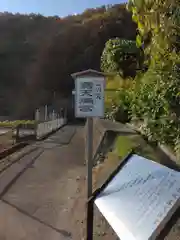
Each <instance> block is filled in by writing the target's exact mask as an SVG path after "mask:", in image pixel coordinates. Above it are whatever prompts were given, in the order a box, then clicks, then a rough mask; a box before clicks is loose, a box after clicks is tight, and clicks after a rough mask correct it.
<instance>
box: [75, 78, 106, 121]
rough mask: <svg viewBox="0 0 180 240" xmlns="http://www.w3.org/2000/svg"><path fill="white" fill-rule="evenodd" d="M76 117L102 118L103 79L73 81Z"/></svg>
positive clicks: (78, 79)
mask: <svg viewBox="0 0 180 240" xmlns="http://www.w3.org/2000/svg"><path fill="white" fill-rule="evenodd" d="M75 115H76V117H83V118H86V117H103V116H104V78H103V77H89V78H88V77H87V78H85V77H78V78H77V79H76V81H75Z"/></svg>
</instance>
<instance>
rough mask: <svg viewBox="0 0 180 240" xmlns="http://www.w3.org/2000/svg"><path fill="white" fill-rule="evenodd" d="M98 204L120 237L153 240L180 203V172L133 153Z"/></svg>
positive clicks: (127, 239)
mask: <svg viewBox="0 0 180 240" xmlns="http://www.w3.org/2000/svg"><path fill="white" fill-rule="evenodd" d="M95 204H96V205H97V207H98V208H99V210H100V212H101V213H102V214H103V216H104V217H105V218H106V220H107V221H108V222H109V224H110V225H111V227H112V228H113V229H114V231H115V232H116V234H117V235H118V237H119V238H120V239H121V240H154V239H156V237H157V236H158V235H159V233H160V231H161V230H162V229H163V228H164V226H165V224H166V223H167V222H168V221H169V219H170V218H171V216H172V215H173V213H174V212H175V211H176V210H177V209H178V208H179V207H180V173H179V172H176V171H174V170H172V169H169V168H167V167H165V166H162V165H160V164H158V163H156V162H153V161H151V160H148V159H146V158H143V157H141V156H138V155H132V156H131V157H130V159H129V160H128V162H127V163H126V164H125V165H124V167H123V168H122V169H121V170H120V171H119V172H118V173H117V174H116V176H115V177H114V178H113V180H111V182H110V183H109V184H108V185H107V186H106V188H105V189H104V190H103V191H102V192H101V193H100V194H99V195H98V197H97V198H96V200H95Z"/></svg>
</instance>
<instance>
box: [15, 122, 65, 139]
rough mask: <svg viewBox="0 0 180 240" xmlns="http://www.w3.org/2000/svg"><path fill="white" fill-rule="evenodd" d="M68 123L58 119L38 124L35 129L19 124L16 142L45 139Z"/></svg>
mask: <svg viewBox="0 0 180 240" xmlns="http://www.w3.org/2000/svg"><path fill="white" fill-rule="evenodd" d="M66 122H67V120H66V119H64V118H57V119H54V120H51V121H46V122H39V123H36V124H35V125H34V127H33V128H28V127H26V126H24V125H22V124H19V125H18V126H17V127H16V129H15V130H14V135H15V138H16V142H21V141H24V140H40V139H43V138H44V137H46V136H47V135H48V134H50V133H52V132H54V131H56V130H57V129H59V128H60V127H62V126H63V125H65V124H66Z"/></svg>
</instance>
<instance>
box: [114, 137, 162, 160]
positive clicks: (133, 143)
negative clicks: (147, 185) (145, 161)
mask: <svg viewBox="0 0 180 240" xmlns="http://www.w3.org/2000/svg"><path fill="white" fill-rule="evenodd" d="M132 149H133V150H134V151H135V152H136V153H137V154H139V155H141V156H143V157H146V158H149V159H152V160H155V161H157V160H158V159H157V155H156V151H155V150H154V149H153V148H152V147H151V146H150V145H148V144H147V142H145V141H144V139H143V138H142V137H141V136H139V135H130V136H118V137H117V139H116V141H115V149H114V151H115V153H116V154H117V155H118V157H119V158H120V159H122V158H124V157H125V156H126V155H127V154H128V153H129V152H130V151H131V150H132Z"/></svg>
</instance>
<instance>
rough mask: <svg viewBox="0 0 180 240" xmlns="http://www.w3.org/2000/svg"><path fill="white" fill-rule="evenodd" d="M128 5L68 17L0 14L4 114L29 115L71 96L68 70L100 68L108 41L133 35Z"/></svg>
mask: <svg viewBox="0 0 180 240" xmlns="http://www.w3.org/2000/svg"><path fill="white" fill-rule="evenodd" d="M135 35H136V25H135V24H134V23H133V22H132V20H131V14H130V13H128V12H127V10H126V6H125V5H124V4H120V5H112V6H108V7H106V6H103V7H100V8H96V9H88V10H86V11H85V12H83V13H82V14H80V15H76V16H75V15H74V16H68V17H65V18H59V17H57V16H54V17H44V16H41V15H35V14H30V15H20V14H15V15H13V14H10V13H1V14H0V111H1V112H0V115H4V114H15V113H16V115H26V114H27V113H28V112H29V110H33V109H34V108H35V107H37V105H39V104H44V103H46V102H48V101H51V98H52V96H53V95H54V92H56V96H58V97H60V96H64V95H65V96H68V95H69V94H71V91H72V88H73V82H72V79H71V77H70V74H71V73H73V72H76V71H80V70H84V69H88V68H93V69H97V70H99V69H100V57H101V54H102V51H103V49H104V46H105V43H106V41H107V40H108V39H110V38H113V37H121V38H126V39H135Z"/></svg>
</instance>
